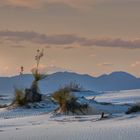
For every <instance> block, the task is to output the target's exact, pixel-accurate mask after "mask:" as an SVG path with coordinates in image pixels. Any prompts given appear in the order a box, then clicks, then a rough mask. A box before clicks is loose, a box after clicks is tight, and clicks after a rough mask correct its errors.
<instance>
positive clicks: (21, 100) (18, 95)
mask: <svg viewBox="0 0 140 140" xmlns="http://www.w3.org/2000/svg"><path fill="white" fill-rule="evenodd" d="M13 104H17V105H18V106H23V105H25V104H26V100H25V93H24V91H23V90H22V89H17V88H16V89H15V95H14V100H13Z"/></svg>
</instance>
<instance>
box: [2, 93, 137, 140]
mask: <svg viewBox="0 0 140 140" xmlns="http://www.w3.org/2000/svg"><path fill="white" fill-rule="evenodd" d="M133 93H134V91H131V92H130V91H129V95H131V96H133ZM123 94H124V96H123ZM119 95H120V96H119ZM96 96H97V98H98V95H96ZM103 96H105V97H106V94H104V95H102V98H103ZM139 96H140V95H139ZM127 97H128V96H126V93H125V92H122V94H118V95H117V98H119V99H120V101H121V98H123V99H124V98H127ZM108 98H109V97H108ZM111 99H115V97H114V98H112V97H111ZM81 102H82V101H81ZM90 105H91V106H92V105H93V108H95V109H96V110H101V111H107V112H109V113H112V115H110V116H109V117H108V118H105V119H102V120H100V117H101V115H80V116H65V115H60V116H55V115H53V113H51V112H52V111H53V110H54V108H55V107H53V105H51V106H49V105H48V107H47V106H46V108H41V109H33V108H31V109H21V108H18V109H11V110H7V109H0V140H139V139H140V133H139V132H140V121H139V120H140V114H139V113H136V114H130V115H125V114H124V112H125V111H126V110H127V108H128V107H127V105H125V106H124V105H111V104H109V105H108V106H106V105H100V104H96V102H92V103H91V104H90Z"/></svg>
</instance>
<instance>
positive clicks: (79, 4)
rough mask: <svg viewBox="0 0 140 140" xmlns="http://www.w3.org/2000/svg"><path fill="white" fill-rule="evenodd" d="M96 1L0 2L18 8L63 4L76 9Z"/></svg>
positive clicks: (16, 0) (44, 0) (30, 0)
mask: <svg viewBox="0 0 140 140" xmlns="http://www.w3.org/2000/svg"><path fill="white" fill-rule="evenodd" d="M93 2H94V1H92V0H86V1H85V0H5V1H3V2H0V4H1V5H9V6H16V7H28V8H29V7H31V8H36V7H40V6H43V5H44V4H57V3H62V4H66V5H69V6H71V7H74V8H83V7H88V6H91V4H92V3H93Z"/></svg>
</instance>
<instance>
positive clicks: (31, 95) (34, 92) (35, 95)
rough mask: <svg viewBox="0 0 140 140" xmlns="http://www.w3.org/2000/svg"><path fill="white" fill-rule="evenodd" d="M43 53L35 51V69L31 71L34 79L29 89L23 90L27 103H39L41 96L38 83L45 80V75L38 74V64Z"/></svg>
mask: <svg viewBox="0 0 140 140" xmlns="http://www.w3.org/2000/svg"><path fill="white" fill-rule="evenodd" d="M43 55H44V52H43V50H42V51H40V50H37V54H36V56H35V61H36V67H35V68H33V69H32V75H33V77H34V80H33V82H32V85H31V87H30V89H25V93H26V94H25V99H26V100H27V102H38V101H41V94H40V90H39V87H38V81H40V80H42V79H44V78H46V75H45V74H41V73H40V72H39V64H40V60H41V58H42V57H43Z"/></svg>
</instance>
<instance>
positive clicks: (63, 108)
mask: <svg viewBox="0 0 140 140" xmlns="http://www.w3.org/2000/svg"><path fill="white" fill-rule="evenodd" d="M52 97H53V99H54V100H55V101H57V102H58V104H59V106H60V108H59V109H60V112H62V113H65V114H69V112H71V113H73V114H78V112H80V113H82V114H85V113H84V112H85V111H86V110H87V109H88V105H87V104H82V105H81V104H80V103H79V102H78V99H77V98H76V97H75V96H74V95H73V94H72V93H71V90H70V89H69V88H67V87H65V88H61V89H59V90H58V91H56V92H55V93H54V94H53V95H52Z"/></svg>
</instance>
